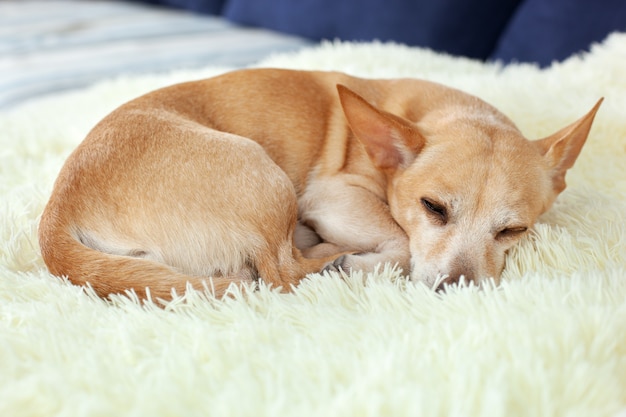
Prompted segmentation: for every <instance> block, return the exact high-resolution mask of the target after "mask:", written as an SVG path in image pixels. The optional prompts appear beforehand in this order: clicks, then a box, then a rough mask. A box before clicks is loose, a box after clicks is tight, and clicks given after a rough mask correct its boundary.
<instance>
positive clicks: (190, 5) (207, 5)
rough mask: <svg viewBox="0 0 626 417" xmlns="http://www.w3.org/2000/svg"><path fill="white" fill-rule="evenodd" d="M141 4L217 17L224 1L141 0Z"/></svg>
mask: <svg viewBox="0 0 626 417" xmlns="http://www.w3.org/2000/svg"><path fill="white" fill-rule="evenodd" d="M141 1H142V3H149V4H156V5H161V6H171V7H177V8H179V9H186V10H191V11H194V12H199V13H207V14H215V15H219V14H221V12H222V7H223V6H224V2H225V0H141Z"/></svg>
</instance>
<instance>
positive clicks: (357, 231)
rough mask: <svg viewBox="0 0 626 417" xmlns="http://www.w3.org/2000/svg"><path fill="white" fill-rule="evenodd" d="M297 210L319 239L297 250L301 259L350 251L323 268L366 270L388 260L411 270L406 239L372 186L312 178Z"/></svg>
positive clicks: (337, 178)
mask: <svg viewBox="0 0 626 417" xmlns="http://www.w3.org/2000/svg"><path fill="white" fill-rule="evenodd" d="M299 209H300V219H301V222H302V223H303V224H304V225H306V226H308V227H309V228H310V229H312V230H314V231H315V233H316V234H317V235H318V236H319V237H320V238H321V240H322V242H320V243H317V244H315V245H313V246H310V247H308V248H302V250H303V254H304V255H305V256H306V257H312V258H318V257H326V256H329V255H332V254H333V253H341V252H352V253H351V254H347V255H344V256H341V257H339V258H338V259H337V260H336V261H335V262H333V263H331V264H329V265H327V267H326V269H328V270H339V269H342V270H344V271H346V272H349V271H350V270H363V271H366V272H370V271H374V270H375V268H376V267H377V266H378V265H380V264H383V263H390V264H392V265H397V266H398V267H400V268H402V270H403V271H404V272H405V273H406V274H408V273H409V272H410V271H409V265H410V252H409V241H408V237H407V235H406V234H405V233H404V231H403V230H402V229H401V228H400V226H398V224H397V223H396V222H395V221H394V219H393V218H392V217H391V213H390V211H389V206H388V205H387V203H386V202H385V201H383V200H382V199H381V198H380V197H379V196H378V195H376V194H375V193H373V192H372V191H371V190H368V189H367V188H365V187H363V186H360V185H355V184H353V183H351V182H348V181H346V179H345V178H343V177H342V176H334V177H328V178H324V179H315V180H314V181H311V183H310V184H309V186H308V187H307V190H306V191H305V193H304V195H303V196H302V197H301V198H300V201H299Z"/></svg>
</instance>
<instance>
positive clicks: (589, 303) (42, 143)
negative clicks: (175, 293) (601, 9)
mask: <svg viewBox="0 0 626 417" xmlns="http://www.w3.org/2000/svg"><path fill="white" fill-rule="evenodd" d="M262 65H264V66H284V67H297V68H311V69H313V68H315V69H334V70H342V71H346V72H349V73H353V74H355V75H361V76H371V77H398V76H412V77H423V78H427V79H431V80H436V81H440V82H444V83H447V84H450V85H453V86H456V87H459V88H462V89H464V90H466V91H469V92H471V93H474V94H477V95H479V96H480V97H482V98H484V99H486V100H487V101H489V102H491V103H492V104H494V105H496V106H497V107H499V108H500V109H502V110H503V111H504V112H505V113H506V114H507V115H509V116H510V117H511V118H512V119H513V120H514V121H516V122H517V123H518V125H519V127H520V128H521V130H522V131H523V132H524V133H525V134H526V135H527V136H528V137H531V138H539V137H543V136H545V135H547V134H549V133H552V132H553V131H555V130H556V129H558V128H560V127H562V126H564V125H566V124H567V123H569V122H571V121H573V120H575V119H577V118H578V117H580V116H581V115H583V114H584V113H585V112H586V111H587V110H588V109H589V108H591V106H592V105H593V104H594V103H595V102H596V100H597V99H598V98H599V97H601V96H604V97H606V100H605V102H604V104H603V105H602V108H601V109H600V112H599V113H598V116H597V119H596V122H595V125H594V127H593V130H592V132H591V135H590V138H589V141H588V144H587V145H586V147H585V149H584V151H583V153H582V155H581V156H580V159H579V161H578V162H577V164H576V166H575V168H574V169H573V170H572V171H571V172H570V174H569V175H568V183H569V188H568V189H567V190H566V192H565V193H564V194H563V195H562V196H561V198H560V199H559V201H558V204H556V205H555V206H554V208H553V209H552V210H551V211H550V212H549V213H548V214H546V215H545V216H544V217H542V219H541V222H540V224H538V225H537V226H536V228H535V231H534V233H532V234H531V235H530V236H529V237H528V238H527V239H525V240H524V241H523V242H522V243H521V245H519V247H517V248H516V249H515V250H513V251H512V252H511V253H510V255H509V258H508V264H507V265H508V266H507V269H506V271H505V273H504V280H503V283H502V285H501V286H500V287H498V288H491V289H486V290H483V291H479V290H477V289H475V288H460V289H456V290H452V291H450V292H449V293H447V294H444V295H438V294H435V293H433V292H432V291H430V290H429V289H427V288H425V287H423V286H422V285H419V284H418V285H416V284H411V283H406V282H405V280H404V279H402V278H401V277H399V276H398V274H397V273H395V272H394V271H392V270H390V269H388V268H386V269H382V270H381V271H380V272H379V273H378V274H374V275H368V276H362V275H360V274H355V275H354V276H352V277H348V278H346V279H345V280H342V279H340V278H338V277H337V276H320V275H314V276H311V277H310V278H309V279H306V280H305V281H304V282H303V283H302V284H301V285H300V286H299V287H298V288H297V289H296V290H295V292H294V293H293V294H278V293H276V292H273V291H270V290H268V289H267V288H262V289H261V291H259V292H256V293H254V294H251V295H249V296H247V297H245V296H240V295H239V296H236V297H235V298H234V299H228V300H226V301H216V300H214V299H211V298H210V297H206V296H203V295H202V294H198V293H190V294H187V295H186V296H185V297H181V298H179V299H177V300H175V301H174V302H173V303H171V304H170V305H169V306H168V308H166V309H158V308H156V307H151V306H147V307H142V306H140V305H138V304H137V303H134V302H133V301H132V300H129V299H127V298H119V299H116V300H114V301H113V302H105V301H103V300H100V299H97V298H96V297H94V296H93V295H91V294H90V293H89V292H88V291H85V290H84V289H81V288H78V287H75V286H72V285H70V284H68V283H67V282H65V281H63V280H61V279H59V278H56V277H53V276H52V275H50V274H48V273H47V272H46V269H45V267H44V265H43V263H42V260H41V257H40V254H39V250H38V244H37V239H36V228H37V219H38V216H39V214H40V213H41V211H42V209H43V206H44V204H45V202H46V200H47V196H48V194H49V192H50V190H51V187H52V183H53V181H54V179H55V177H56V174H57V172H58V170H59V168H60V166H61V164H62V162H63V161H64V159H65V157H66V156H67V155H68V153H69V152H70V151H71V150H72V149H73V148H74V147H75V146H76V145H77V144H78V142H79V141H80V140H81V139H82V138H83V136H84V135H85V134H86V132H87V131H88V129H89V128H90V127H91V126H92V125H93V124H95V123H96V122H97V121H98V120H99V119H100V118H101V117H102V116H104V115H105V114H106V113H107V112H109V111H110V110H112V109H113V108H114V107H115V106H117V105H119V104H121V103H122V102H123V101H125V100H127V99H130V98H131V97H133V96H136V95H138V94H140V93H143V92H145V91H147V90H151V89H153V88H156V87H158V86H161V85H165V84H171V83H173V82H177V81H181V80H186V79H190V78H199V77H205V76H209V75H213V74H217V73H219V72H221V71H223V69H215V68H214V69H206V70H204V71H195V72H184V73H183V72H177V73H174V74H170V75H168V76H142V77H136V78H120V79H116V80H111V81H107V82H104V83H102V84H99V85H97V86H94V87H92V88H89V89H87V90H84V91H79V92H75V93H71V94H65V95H59V96H56V97H51V98H48V99H42V100H39V101H37V102H33V103H30V104H28V105H25V106H22V107H21V108H20V109H16V110H15V111H13V112H11V113H6V114H0V178H1V180H0V236H1V238H2V243H1V246H0V415H1V416H7V417H8V416H11V417H18V416H120V415H129V416H221V417H222V416H282V417H284V416H297V417H305V416H327V417H329V416H412V417H415V416H473V417H477V416H489V417H499V416H502V417H504V416H507V417H511V416H533V417H540V416H545V417H554V416H570V417H574V416H581V417H591V416H593V417H600V416H618V415H621V416H624V415H625V413H626V224H625V222H626V36H624V35H613V36H612V37H610V38H609V39H608V40H607V41H606V42H604V43H603V44H602V45H598V46H596V47H595V48H594V49H593V50H592V52H591V53H590V54H586V55H584V56H580V57H575V58H572V59H570V60H568V61H567V62H565V63H563V64H558V65H554V66H552V67H551V68H549V69H546V70H539V69H537V68H535V67H533V66H527V65H519V66H516V65H514V66H510V67H505V68H503V67H500V66H497V65H486V64H482V63H478V62H475V61H470V60H465V59H459V58H454V57H449V56H443V55H439V54H435V53H432V52H429V51H426V50H421V49H414V48H406V47H401V46H394V45H381V44H365V45H355V44H326V45H322V46H320V47H317V48H313V49H310V50H306V51H303V52H301V53H297V54H295V55H285V56H277V57H273V58H271V59H269V60H267V61H266V62H263V63H262Z"/></svg>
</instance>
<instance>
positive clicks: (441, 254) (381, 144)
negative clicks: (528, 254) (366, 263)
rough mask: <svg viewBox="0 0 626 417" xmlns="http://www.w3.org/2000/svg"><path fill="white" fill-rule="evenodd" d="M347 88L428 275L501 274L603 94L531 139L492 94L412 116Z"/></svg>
mask: <svg viewBox="0 0 626 417" xmlns="http://www.w3.org/2000/svg"><path fill="white" fill-rule="evenodd" d="M338 90H339V96H340V99H341V103H342V107H343V109H344V113H345V115H346V118H347V120H348V123H349V125H350V128H351V129H352V131H353V133H354V135H355V136H356V137H357V138H359V140H360V141H361V143H362V144H363V146H364V148H365V150H366V152H367V154H368V156H369V157H370V159H371V160H372V162H373V164H374V165H375V166H376V167H377V168H378V169H379V170H381V171H383V172H385V173H386V175H387V177H388V189H387V196H388V202H389V206H390V209H391V213H392V216H393V217H394V219H395V220H396V222H397V223H398V224H399V225H400V226H401V227H402V229H403V230H404V231H405V232H406V233H407V235H408V236H409V241H410V251H411V278H412V279H414V280H420V281H423V282H425V283H426V284H428V285H433V284H434V283H435V282H437V281H438V280H440V279H441V278H442V277H444V278H445V277H447V278H445V281H444V282H447V283H454V282H456V281H458V280H459V278H460V277H461V276H464V277H465V280H466V281H475V282H480V281H481V280H482V279H485V278H490V277H491V278H494V279H495V280H496V281H498V280H499V276H500V273H501V272H502V269H503V268H504V261H505V255H506V253H507V251H508V250H509V249H510V248H511V247H512V246H513V245H514V244H515V243H516V242H518V241H519V240H520V239H521V238H522V236H524V234H525V233H527V232H528V230H530V228H531V227H532V226H533V224H534V223H535V221H536V219H537V218H538V217H539V215H541V214H542V213H543V212H545V211H546V210H548V209H549V208H550V206H551V205H552V203H553V202H554V200H555V199H556V197H557V195H558V194H559V193H560V192H561V191H563V189H565V173H566V171H567V170H568V169H569V168H570V167H572V165H573V164H574V161H575V160H576V158H577V157H578V154H579V153H580V151H581V149H582V146H583V144H584V143H585V140H586V139H587V135H588V133H589V130H590V128H591V124H592V122H593V118H594V116H595V113H596V111H597V110H598V107H599V105H600V102H601V101H600V102H598V104H596V106H595V107H594V108H593V109H592V110H591V111H590V112H589V113H587V114H586V115H585V116H584V117H582V118H581V119H580V120H578V121H576V122H574V123H573V124H571V125H569V126H567V127H566V128H564V129H562V130H560V131H558V132H557V133H555V134H553V135H551V136H549V137H547V138H545V139H543V140H538V141H529V140H527V139H525V138H524V137H523V136H522V134H521V133H520V132H519V130H518V129H517V128H516V127H515V126H514V125H513V123H511V122H510V121H509V120H508V119H507V118H506V117H505V116H504V115H502V114H501V113H499V112H498V111H496V110H495V109H493V108H492V107H491V106H489V105H487V104H486V103H484V102H481V101H480V100H478V99H473V98H472V100H473V101H472V100H470V103H472V105H471V106H468V105H467V103H468V100H467V96H463V97H465V99H464V100H461V103H459V105H458V106H457V105H447V106H445V107H443V108H434V109H432V111H428V112H425V113H423V114H422V115H421V118H420V120H417V121H410V120H408V119H405V118H402V117H399V116H397V115H394V114H390V113H388V112H385V111H382V110H380V109H378V108H376V107H374V106H373V105H371V104H370V103H368V102H367V101H365V100H364V99H363V98H362V97H360V96H359V95H357V94H356V93H354V92H352V91H351V90H349V89H348V88H346V87H343V86H338ZM458 94H461V93H458ZM463 102H465V103H463Z"/></svg>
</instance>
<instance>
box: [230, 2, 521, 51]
mask: <svg viewBox="0 0 626 417" xmlns="http://www.w3.org/2000/svg"><path fill="white" fill-rule="evenodd" d="M519 1H520V0H480V1H470V0H428V1H416V0H352V1H347V0H227V2H226V5H225V7H224V10H223V13H224V15H225V16H226V17H227V18H228V19H230V20H232V21H234V22H237V23H241V24H246V25H253V26H262V27H266V28H271V29H275V30H278V31H281V32H286V33H291V34H296V35H301V36H305V37H308V38H312V39H315V40H319V39H335V38H339V39H342V40H356V41H368V40H374V39H377V40H381V41H396V42H401V43H405V44H408V45H417V46H425V47H429V48H432V49H434V50H437V51H445V52H448V53H451V54H459V55H466V56H469V57H474V58H481V59H485V58H487V57H489V55H490V54H491V52H492V51H493V48H494V47H495V45H496V43H497V41H498V38H499V36H500V33H501V32H502V30H503V29H504V27H505V26H506V24H507V23H508V21H509V19H510V18H511V15H512V14H513V12H514V10H515V8H516V6H517V4H518V3H519Z"/></svg>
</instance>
